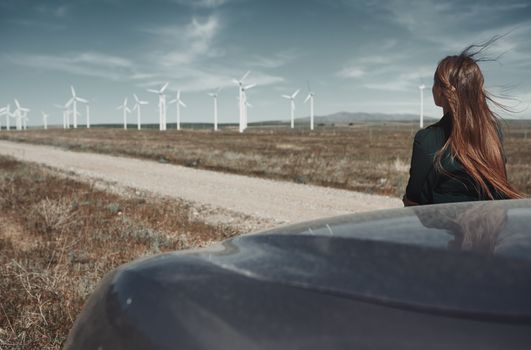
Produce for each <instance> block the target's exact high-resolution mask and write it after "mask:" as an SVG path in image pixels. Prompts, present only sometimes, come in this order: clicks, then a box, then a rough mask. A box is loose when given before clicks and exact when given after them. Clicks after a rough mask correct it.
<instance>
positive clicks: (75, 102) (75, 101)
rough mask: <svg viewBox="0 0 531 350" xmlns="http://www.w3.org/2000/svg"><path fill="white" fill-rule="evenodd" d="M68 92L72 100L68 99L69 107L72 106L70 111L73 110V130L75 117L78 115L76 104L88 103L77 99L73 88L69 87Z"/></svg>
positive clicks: (82, 99)
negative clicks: (70, 93)
mask: <svg viewBox="0 0 531 350" xmlns="http://www.w3.org/2000/svg"><path fill="white" fill-rule="evenodd" d="M70 91H71V92H72V98H71V99H70V101H68V102H69V103H68V104H69V105H70V104H72V110H73V116H74V118H73V121H74V129H76V128H77V116H78V115H79V113H78V112H77V103H78V102H81V103H88V101H87V100H85V99H84V98H81V97H78V96H77V95H76V90H75V89H74V87H73V86H72V85H70Z"/></svg>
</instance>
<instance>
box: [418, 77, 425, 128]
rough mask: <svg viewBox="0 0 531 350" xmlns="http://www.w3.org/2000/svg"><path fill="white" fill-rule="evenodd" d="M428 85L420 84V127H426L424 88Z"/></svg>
mask: <svg viewBox="0 0 531 350" xmlns="http://www.w3.org/2000/svg"><path fill="white" fill-rule="evenodd" d="M425 88H426V85H424V84H422V85H420V86H419V90H420V128H421V129H422V128H423V127H424V89H425Z"/></svg>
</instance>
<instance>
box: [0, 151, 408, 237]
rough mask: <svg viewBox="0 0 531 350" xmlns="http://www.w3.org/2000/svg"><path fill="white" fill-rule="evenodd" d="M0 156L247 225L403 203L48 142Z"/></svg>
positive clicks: (265, 225) (375, 208)
mask: <svg viewBox="0 0 531 350" xmlns="http://www.w3.org/2000/svg"><path fill="white" fill-rule="evenodd" d="M0 154H3V155H9V156H12V157H15V158H17V159H19V160H22V161H27V162H34V163H38V164H42V165H46V166H49V167H52V168H54V169H57V170H59V171H61V172H65V173H69V174H75V175H76V176H77V177H78V178H80V179H82V180H85V181H103V182H105V183H110V184H112V185H113V186H119V187H125V188H133V189H138V190H140V191H146V192H148V193H151V194H154V195H161V196H168V197H172V198H178V199H181V200H185V201H188V202H192V203H193V204H195V205H197V206H198V207H203V208H204V207H208V208H211V210H210V211H209V212H210V213H216V214H215V215H217V216H219V217H217V219H216V220H214V221H217V222H224V221H227V220H228V221H230V219H231V218H230V217H231V216H235V215H236V216H238V215H239V216H240V218H241V217H250V218H252V219H253V220H254V221H255V222H261V223H262V224H261V225H254V226H251V227H250V228H251V229H261V228H265V227H271V226H275V225H280V224H287V223H295V222H300V221H306V220H312V219H318V218H323V217H329V216H334V215H341V214H349V213H355V212H363V211H371V210H377V209H387V208H397V207H401V206H402V202H401V200H399V199H398V198H392V197H385V196H377V195H369V194H364V193H358V192H352V191H346V190H339V189H333V188H326V187H319V186H312V185H303V184H296V183H292V182H284V181H274V180H267V179H260V178H255V177H248V176H240V175H233V174H226V173H221V172H215V171H207V170H199V169H193V168H187V167H182V166H177V165H170V164H161V163H157V162H154V161H149V160H140V159H134V158H127V157H115V156H108V155H102V154H96V153H81V152H71V151H65V150H62V149H59V148H54V147H49V146H40V145H31V144H23V143H15V142H7V141H0Z"/></svg>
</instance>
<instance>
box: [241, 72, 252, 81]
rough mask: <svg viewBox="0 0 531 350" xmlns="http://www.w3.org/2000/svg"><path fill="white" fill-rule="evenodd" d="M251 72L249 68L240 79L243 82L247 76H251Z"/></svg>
mask: <svg viewBox="0 0 531 350" xmlns="http://www.w3.org/2000/svg"><path fill="white" fill-rule="evenodd" d="M250 73H251V71H250V70H248V71H247V73H245V74H244V75H243V77H242V78H241V79H240V81H242V82H243V81H244V80H245V78H247V77H248V76H249V74H250Z"/></svg>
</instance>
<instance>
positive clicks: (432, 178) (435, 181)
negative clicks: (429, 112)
mask: <svg viewBox="0 0 531 350" xmlns="http://www.w3.org/2000/svg"><path fill="white" fill-rule="evenodd" d="M488 44H489V43H487V44H485V45H482V46H474V45H473V46H470V47H468V48H467V49H466V50H465V51H463V52H462V53H461V54H460V55H458V56H448V57H446V58H444V59H443V60H442V61H441V62H440V63H439V65H438V67H437V70H436V71H435V75H434V82H433V89H432V92H433V99H434V101H435V104H436V105H437V106H439V107H442V109H443V112H444V116H443V117H442V118H441V120H439V122H437V123H435V124H434V125H431V126H429V127H427V128H426V129H422V130H420V131H418V132H417V134H416V135H415V141H414V143H413V155H412V159H411V169H410V178H409V182H408V185H407V188H406V194H405V196H404V198H403V202H404V205H406V206H409V205H422V204H435V203H448V202H463V201H476V200H487V199H508V198H522V194H521V193H520V192H518V191H517V190H516V189H515V188H513V187H512V186H511V185H510V184H509V182H508V180H507V172H506V169H505V155H504V153H503V146H502V135H501V128H500V125H499V121H498V118H497V116H496V115H495V114H494V113H493V112H492V111H491V110H490V108H489V106H488V105H487V101H491V102H494V101H492V100H491V99H490V97H489V96H488V95H487V93H486V91H485V90H484V87H483V74H482V73H481V70H480V68H479V66H478V64H477V61H478V60H477V59H475V58H474V56H476V55H477V54H479V53H480V52H481V51H482V50H483V49H484V48H485V47H486V46H487V45H488ZM477 47H480V48H481V49H480V50H479V51H475V52H471V49H473V48H477Z"/></svg>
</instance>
